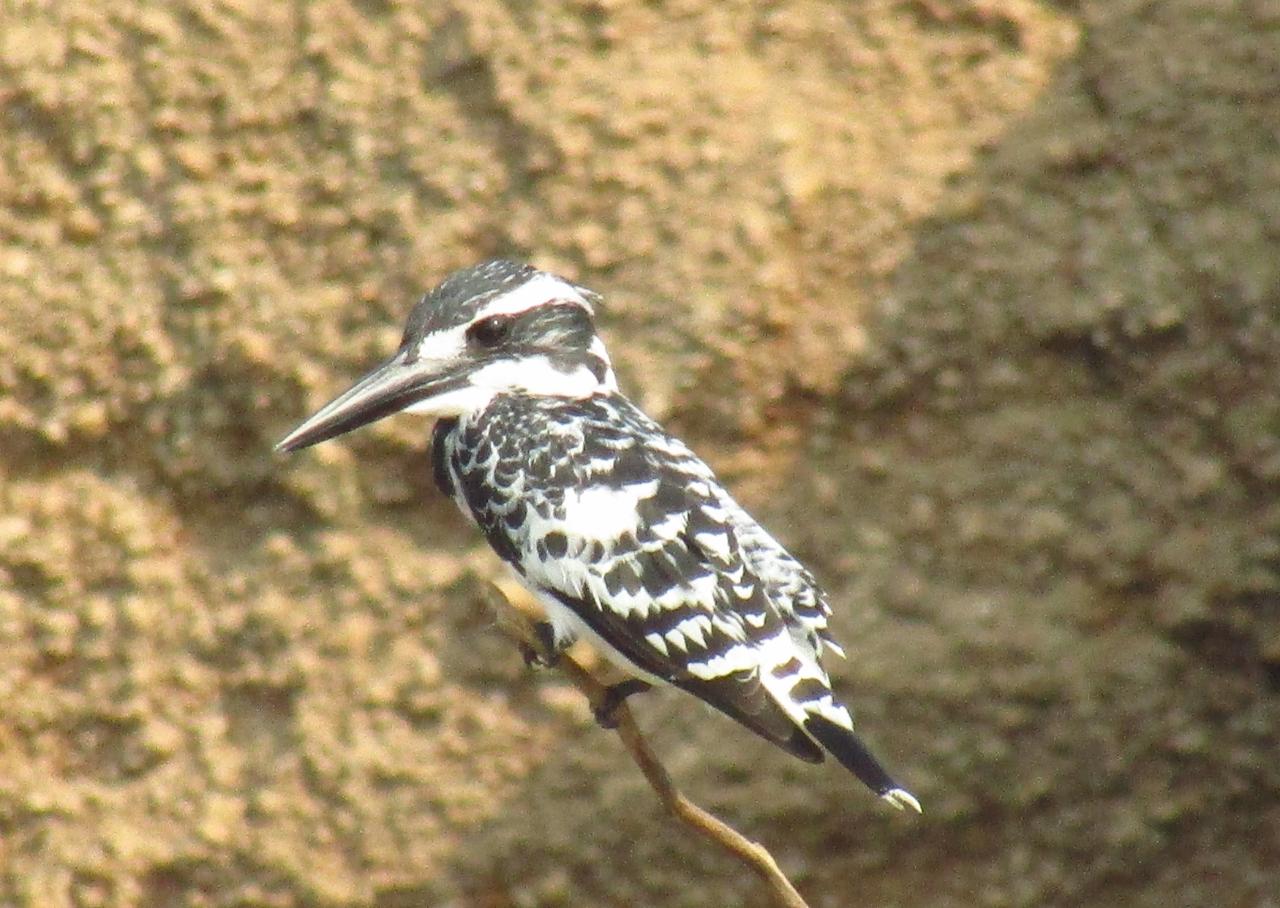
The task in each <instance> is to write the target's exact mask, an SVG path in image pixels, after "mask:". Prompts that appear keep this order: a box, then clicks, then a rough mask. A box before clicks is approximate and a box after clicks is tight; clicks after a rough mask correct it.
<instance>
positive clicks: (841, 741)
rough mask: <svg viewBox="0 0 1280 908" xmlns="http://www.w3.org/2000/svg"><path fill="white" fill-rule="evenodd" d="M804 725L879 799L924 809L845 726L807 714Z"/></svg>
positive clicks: (920, 811)
mask: <svg viewBox="0 0 1280 908" xmlns="http://www.w3.org/2000/svg"><path fill="white" fill-rule="evenodd" d="M804 727H805V731H807V732H809V734H811V735H813V737H814V739H815V740H817V742H818V743H819V744H821V745H822V746H823V747H825V748H826V749H827V750H829V751H830V752H831V755H832V756H834V757H835V758H836V759H837V760H839V761H840V764H841V765H842V766H844V768H845V769H847V770H849V771H850V772H851V773H853V774H854V775H855V776H857V777H858V779H859V781H861V782H862V784H863V785H865V786H867V787H868V788H870V789H871V790H872V791H874V792H875V793H876V794H877V795H879V796H880V799H881V800H882V801H887V802H888V803H889V804H891V805H892V806H893V807H895V808H897V809H898V810H906V809H907V808H910V809H912V810H914V811H915V812H916V813H923V812H924V811H922V810H921V809H920V802H919V801H917V800H916V797H915V795H913V794H912V793H911V792H909V791H907V790H906V789H905V788H903V787H902V786H901V785H899V784H898V783H897V782H895V781H894V780H893V778H892V777H891V776H890V775H889V773H887V772H885V769H884V767H883V766H881V765H880V761H878V760H877V759H876V758H875V757H874V756H872V755H871V751H869V750H867V746H866V745H865V744H863V743H862V741H860V740H859V739H858V736H857V735H855V734H854V733H853V732H851V731H849V729H847V728H844V727H842V726H840V725H837V724H836V723H834V722H832V721H831V720H830V719H827V718H825V717H823V716H819V715H810V716H809V717H808V718H807V719H805V723H804Z"/></svg>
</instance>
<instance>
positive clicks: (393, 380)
mask: <svg viewBox="0 0 1280 908" xmlns="http://www.w3.org/2000/svg"><path fill="white" fill-rule="evenodd" d="M469 371H470V365H469V364H468V363H465V362H456V361H450V362H440V361H438V360H415V361H413V362H406V361H405V353H404V351H400V352H397V353H396V355H395V356H393V357H391V359H389V360H387V361H386V362H385V363H383V364H382V365H380V366H378V367H377V368H375V369H373V370H372V371H371V372H369V373H368V374H367V375H365V376H364V378H362V379H360V380H359V381H358V382H356V383H355V384H354V385H352V386H351V387H350V388H348V389H347V390H346V391H344V392H343V393H342V394H339V395H338V396H337V397H335V398H334V399H333V400H331V401H329V402H328V403H327V404H325V405H324V406H323V407H321V408H320V409H319V411H317V412H316V414H315V415H314V416H312V417H311V418H310V419H308V420H306V421H305V422H303V423H302V425H300V426H298V427H297V428H296V429H294V430H293V431H292V432H290V433H289V434H288V435H286V436H285V437H284V438H282V439H281V440H280V442H279V443H278V444H277V445H276V450H277V451H298V450H301V449H302V448H309V447H311V446H312V445H314V444H319V443H320V442H322V441H328V440H329V439H330V438H336V437H337V436H339V435H343V434H345V433H347V432H350V431H351V430H352V429H358V428H360V427H361V426H367V425H368V424H369V423H371V422H375V421H377V420H379V419H382V417H384V416H390V415H391V414H392V413H398V412H400V411H401V410H403V409H404V408H405V407H408V406H411V405H413V404H415V403H419V402H420V401H423V400H426V399H427V398H429V397H434V396H435V395H437V394H442V393H444V392H446V391H451V390H454V389H455V388H460V387H462V386H463V385H465V384H466V381H467V373H468V372H469Z"/></svg>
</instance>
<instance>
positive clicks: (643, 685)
mask: <svg viewBox="0 0 1280 908" xmlns="http://www.w3.org/2000/svg"><path fill="white" fill-rule="evenodd" d="M652 687H653V685H652V684H650V683H649V682H648V681H641V680H640V679H639V678H629V679H627V680H626V681H619V682H618V683H617V684H610V685H609V686H608V687H606V688H605V689H604V696H603V697H601V698H600V701H599V702H598V703H595V704H594V705H593V706H592V707H591V711H592V713H594V714H595V717H596V722H597V723H599V725H600V727H601V728H617V727H618V715H617V714H618V707H619V706H621V705H622V702H623V701H624V700H626V699H627V697H630V696H631V695H632V694H639V693H643V692H644V691H647V690H649V689H650V688H652Z"/></svg>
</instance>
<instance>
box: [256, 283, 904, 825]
mask: <svg viewBox="0 0 1280 908" xmlns="http://www.w3.org/2000/svg"><path fill="white" fill-rule="evenodd" d="M598 299H599V298H598V297H597V296H596V294H594V293H592V292H591V291H589V290H587V289H585V288H583V287H580V286H577V285H575V284H572V283H570V282H568V281H566V280H563V279H562V278H559V277H556V276H554V275H552V274H548V273H546V272H544V271H539V270H536V269H534V268H531V267H529V266H528V265H519V264H515V263H512V262H506V261H494V262H488V263H485V264H482V265H477V266H475V267H472V268H467V269H464V270H461V271H457V272H455V273H454V274H452V275H450V276H449V277H448V278H447V279H445V281H444V282H443V283H442V284H440V286H438V287H436V288H435V289H434V290H432V291H431V292H430V293H428V294H427V295H426V296H425V297H423V299H422V301H421V302H419V303H418V305H417V306H415V307H414V309H413V312H412V313H411V314H410V315H409V322H408V324H407V326H406V327H405V331H404V337H403V339H402V340H401V342H400V348H399V349H398V350H397V351H396V352H395V354H394V355H392V357H391V358H390V359H388V360H387V361H386V362H384V363H383V364H382V365H380V366H378V367H376V368H375V369H373V370H372V371H371V372H369V373H368V374H367V375H366V376H365V377H364V378H362V379H360V380H359V381H358V382H356V384H355V385H354V386H352V387H351V388H350V390H348V391H346V392H345V393H344V394H342V395H340V396H339V397H337V398H335V399H334V400H333V401H332V402H330V403H329V404H327V405H326V406H324V407H323V408H322V409H321V410H320V411H319V412H317V413H316V414H315V415H314V416H312V417H311V418H310V419H308V420H306V421H305V422H304V423H302V425H300V426H298V427H297V428H296V429H294V430H293V432H291V433H290V434H289V435H288V436H287V437H286V438H284V440H282V441H281V442H280V443H279V445H278V446H277V448H278V450H282V451H296V450H298V449H300V448H305V447H307V446H309V445H313V444H316V443H317V442H321V441H325V440H326V439H330V438H333V437H335V436H337V435H341V434H343V433H345V432H349V431H351V430H352V429H356V428H358V427H360V426H363V425H366V424H368V423H371V422H373V421H374V420H377V419H381V418H382V417H384V416H388V415H390V414H392V413H398V412H401V411H405V412H412V413H423V414H426V415H428V416H433V417H436V420H437V421H436V424H435V429H434V432H433V435H432V441H431V451H432V464H433V470H434V476H435V482H436V484H437V485H438V486H439V487H440V489H441V491H443V492H444V493H445V494H446V495H448V496H450V497H452V498H453V499H454V500H455V501H456V502H457V504H458V507H459V508H461V509H462V513H463V514H464V515H466V516H467V517H468V518H470V519H471V520H472V521H473V522H474V523H475V525H476V526H477V527H478V528H479V529H480V530H481V531H482V532H483V533H484V535H485V537H486V538H487V539H488V541H489V544H490V545H491V546H493V549H494V551H496V552H497V554H498V555H499V556H500V557H501V558H502V560H503V561H504V562H506V564H507V565H508V566H509V567H510V568H511V569H512V570H513V571H514V573H515V575H516V577H517V578H518V579H519V580H520V582H521V583H522V584H523V585H524V586H525V587H527V588H528V590H529V591H530V592H531V593H532V594H533V596H534V597H535V598H536V599H537V600H538V602H539V603H540V604H541V605H542V606H543V608H544V609H545V612H546V620H545V621H543V622H542V623H541V624H540V625H539V632H540V635H541V636H543V638H544V642H545V643H546V644H547V649H548V650H549V651H550V652H553V653H559V652H560V651H561V650H563V648H565V647H567V646H568V645H569V644H571V643H572V642H573V641H574V640H576V639H577V638H579V637H584V638H586V639H588V640H590V641H591V642H592V643H594V644H595V645H596V646H597V647H599V649H600V650H601V651H602V652H603V653H604V654H605V655H606V656H608V657H609V658H610V660H611V661H613V662H614V663H616V664H617V665H619V666H620V667H621V668H622V669H624V670H625V671H626V672H628V673H629V674H630V675H631V676H632V677H631V678H630V679H629V680H627V681H623V682H621V683H619V684H615V685H613V686H612V687H611V688H610V689H609V697H608V698H606V703H605V704H604V705H603V707H601V708H599V709H598V710H597V717H598V718H599V719H600V720H601V722H602V724H606V725H608V724H609V723H610V721H611V718H612V716H611V714H612V710H613V709H615V708H616V706H617V704H618V703H619V702H621V700H622V699H623V698H624V697H626V696H628V695H630V694H632V693H635V692H637V691H641V690H645V689H647V688H648V687H649V686H650V685H652V684H655V683H662V684H669V685H674V686H675V687H678V688H680V689H682V690H685V691H688V692H689V693H691V694H693V695H694V696H696V697H699V698H701V699H702V700H704V701H706V702H707V703H709V704H710V705H711V706H713V707H715V708H716V709H718V710H720V711H721V712H723V713H725V714H727V715H729V716H730V717H732V718H734V719H736V720H737V721H739V722H741V723H742V724H743V725H745V726H746V727H747V728H749V729H751V730H752V731H754V732H755V733H756V734H758V735H760V736H762V737H764V738H766V739H768V740H769V741H772V742H773V743H774V744H777V745H778V746H780V747H782V748H783V749H784V750H786V751H788V752H789V753H792V754H794V755H795V756H797V757H799V758H800V759H802V760H807V761H810V762H813V763H818V762H821V761H822V759H823V751H824V749H825V750H826V751H828V752H830V753H831V754H832V755H834V756H835V758H836V759H837V760H839V761H840V763H842V764H843V765H844V766H846V767H847V768H848V769H849V770H851V771H852V772H853V773H854V774H855V775H856V776H857V777H858V778H859V779H861V780H862V782H863V783H864V784H866V785H867V786H868V787H869V788H871V789H872V790H873V791H875V792H876V794H878V795H879V796H880V797H881V798H883V799H884V800H886V801H888V802H889V803H890V804H892V805H893V806H894V807H897V808H899V809H901V808H904V807H910V808H912V809H914V810H916V811H919V810H920V804H919V802H918V801H917V800H916V799H915V797H914V796H912V795H911V794H910V793H909V792H908V791H906V789H904V788H902V787H901V786H900V785H898V783H896V782H895V781H894V780H893V779H892V778H890V776H889V774H888V773H887V772H885V770H884V769H883V768H882V767H881V766H880V764H879V763H878V762H877V761H876V759H875V757H873V756H872V755H871V753H870V752H869V751H868V750H867V748H866V746H865V745H863V743H862V742H861V741H860V740H859V739H858V737H857V736H856V735H855V734H854V732H853V720H852V718H851V717H850V715H849V711H848V710H847V709H846V708H845V707H844V706H843V705H842V704H841V703H840V702H839V701H837V700H836V698H835V695H834V694H833V692H832V690H831V681H830V679H829V678H828V676H827V672H826V670H825V669H823V667H822V662H821V657H822V653H823V650H824V649H830V650H832V651H834V652H836V653H838V654H840V655H843V651H842V650H841V649H840V647H839V646H838V645H837V644H836V643H835V641H834V640H832V638H831V636H830V634H829V632H828V630H827V618H828V616H829V615H830V613H831V610H830V607H829V606H828V604H827V600H826V596H825V594H824V593H823V591H822V590H821V589H820V588H819V586H818V584H817V581H816V580H814V578H813V575H812V574H810V573H809V571H808V570H806V569H805V568H804V566H803V565H801V564H800V563H799V562H798V561H797V560H796V559H795V558H793V557H792V556H791V555H790V554H788V553H787V551H786V550H785V549H783V547H782V546H781V545H779V544H778V542H777V541H776V540H775V539H774V538H773V537H772V536H770V535H769V533H768V532H766V531H765V530H764V529H763V528H762V527H761V526H760V525H759V524H758V523H756V521H755V520H753V519H752V518H751V516H750V515H749V514H747V512H746V511H744V510H743V509H742V507H741V506H739V505H738V503H737V502H736V501H734V500H733V498H732V497H731V496H730V495H729V493H728V492H727V491H726V490H725V489H724V487H723V486H722V485H720V483H719V482H718V481H717V480H716V477H715V475H714V474H713V473H712V472H711V469H710V467H708V466H707V465H706V464H705V463H703V462H702V461H701V460H700V459H699V458H698V457H697V456H696V455H694V453H693V452H692V451H690V450H689V448H687V447H686V446H685V445H684V443H683V442H681V441H679V440H678V439H676V438H673V437H672V436H671V435H668V434H667V433H666V432H665V431H663V430H662V428H661V427H660V426H658V425H657V424H656V423H655V422H653V420H651V419H649V418H648V417H647V416H645V414H644V413H642V412H640V410H639V409H638V408H637V407H636V406H635V405H634V404H633V403H631V401H629V400H627V398H625V397H623V396H622V394H621V393H620V392H619V391H618V385H617V382H616V380H615V378H614V374H613V369H612V367H611V365H610V362H609V354H608V353H607V352H606V351H605V347H604V343H603V342H602V341H601V339H600V337H599V336H598V335H597V334H596V329H595V322H594V310H593V304H594V303H595V302H597V301H598Z"/></svg>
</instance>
